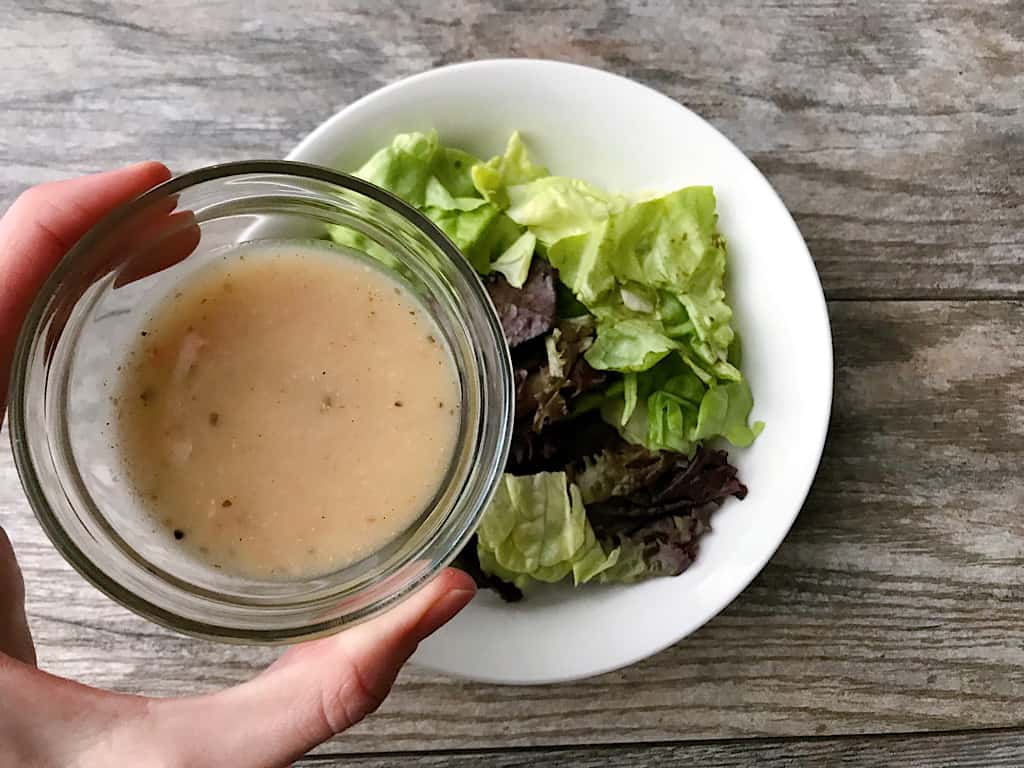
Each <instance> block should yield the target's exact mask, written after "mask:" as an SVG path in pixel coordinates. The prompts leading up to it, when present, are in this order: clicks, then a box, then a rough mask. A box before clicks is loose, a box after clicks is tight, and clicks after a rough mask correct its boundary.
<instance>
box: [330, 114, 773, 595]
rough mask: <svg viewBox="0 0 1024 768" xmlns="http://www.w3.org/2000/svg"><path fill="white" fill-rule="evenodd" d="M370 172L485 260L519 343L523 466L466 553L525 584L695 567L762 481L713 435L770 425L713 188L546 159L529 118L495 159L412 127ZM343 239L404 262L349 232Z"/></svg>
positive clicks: (514, 349)
mask: <svg viewBox="0 0 1024 768" xmlns="http://www.w3.org/2000/svg"><path fill="white" fill-rule="evenodd" d="M356 175H358V176H361V177H362V178H364V179H366V180H368V181H370V182H372V183H375V184H377V185H379V186H382V187H384V188H386V189H388V190H390V191H391V192H394V193H395V194H397V195H399V196H400V197H402V198H404V199H405V200H406V201H408V202H409V203H411V204H412V205H414V206H416V207H417V208H418V209H420V210H421V211H422V212H423V213H425V214H426V215H427V216H428V217H429V218H430V219H431V220H432V221H434V223H435V224H436V225H437V226H438V227H439V228H440V229H441V230H442V231H444V232H445V234H446V235H447V236H448V237H449V238H450V239H451V240H452V241H453V242H454V243H455V245H456V246H458V248H459V249H460V250H461V251H462V252H463V253H464V254H465V256H466V258H467V260H468V261H469V262H470V263H471V264H472V265H473V266H474V268H475V269H476V270H477V271H478V272H479V273H480V274H481V275H484V276H485V278H484V282H485V285H486V288H487V291H488V294H489V295H490V297H491V300H492V302H493V303H494V306H495V308H496V310H497V312H498V315H499V318H500V320H501V323H502V328H503V330H504V332H505V335H506V339H507V341H508V344H509V348H510V350H511V354H512V359H513V366H514V370H515V382H516V418H515V425H514V429H513V439H512V446H511V451H510V455H509V460H508V462H507V466H506V472H507V473H509V474H505V475H504V476H503V478H502V480H501V483H500V485H499V488H498V491H497V493H496V495H495V498H494V500H493V502H492V504H491V506H490V507H489V509H488V510H487V511H486V512H485V514H484V516H483V519H482V522H481V525H480V528H479V530H478V532H477V534H476V538H475V541H474V542H473V543H472V545H471V546H470V547H469V548H467V550H466V551H465V552H464V553H463V554H462V555H460V560H459V562H460V564H461V566H462V567H464V568H467V569H468V570H469V571H470V572H471V573H473V575H474V578H476V579H477V582H478V584H481V585H482V586H490V587H493V588H495V589H497V590H498V591H499V593H500V594H502V596H503V597H505V598H506V599H509V600H515V599H518V598H519V597H521V596H522V593H521V592H520V590H521V589H522V588H524V587H526V586H528V585H529V584H530V583H532V582H556V581H561V580H563V579H568V578H570V577H571V578H572V580H573V582H574V583H575V584H582V583H585V582H588V581H597V582H606V583H608V582H611V583H626V582H632V581H635V580H638V579H643V578H650V577H654V576H674V575H677V574H679V573H681V572H682V571H683V570H684V569H685V568H686V567H687V566H688V565H689V564H690V563H691V562H692V561H693V558H694V557H695V556H696V553H697V544H698V540H699V538H700V536H701V535H702V534H703V533H704V532H705V531H706V530H707V529H708V528H709V521H710V515H711V512H712V510H713V509H714V508H715V507H716V506H717V505H718V504H721V503H722V501H723V500H724V499H725V498H727V497H729V496H735V497H738V498H743V496H744V495H745V494H746V488H745V487H744V486H743V484H742V483H740V481H739V480H738V479H737V477H736V469H735V467H733V466H732V465H730V464H729V462H728V457H727V455H726V454H725V453H724V452H723V451H715V450H709V449H708V448H706V447H705V446H704V443H705V441H708V440H712V439H715V438H719V437H723V438H725V439H726V440H728V441H729V442H730V443H732V444H733V445H735V446H740V447H742V446H747V445H750V443H751V442H752V441H753V440H754V439H755V438H756V437H757V435H758V434H759V432H760V431H761V429H762V428H763V426H764V425H763V424H761V423H760V422H758V423H755V424H753V425H751V424H750V423H749V416H750V412H751V409H752V406H753V398H752V396H751V392H750V387H749V385H748V384H747V382H746V381H745V380H744V378H743V375H742V374H741V372H740V369H739V364H740V354H739V352H740V345H739V338H738V337H737V335H736V333H735V330H734V329H733V327H732V320H733V317H732V310H731V308H730V307H729V305H728V303H727V301H726V295H725V288H724V284H725V276H726V258H727V251H726V243H725V240H724V238H723V237H722V235H721V233H720V232H719V231H718V228H717V223H718V214H717V211H716V200H715V195H714V192H713V190H712V189H711V187H707V186H692V187H686V188H683V189H678V190H675V191H672V192H669V193H667V194H662V195H647V196H643V197H638V196H628V195H620V194H614V193H610V192H607V191H605V190H602V189H600V188H598V187H595V186H593V185H591V184H589V183H587V182H585V181H583V180H580V179H571V178H567V177H562V176H552V175H550V174H549V172H548V169H547V168H545V167H543V166H541V165H538V164H536V163H534V162H533V161H532V160H531V159H530V157H529V154H528V152H527V149H526V146H525V144H524V143H523V141H522V137H521V136H520V135H519V134H518V133H514V134H513V135H512V136H511V137H510V138H509V140H508V143H507V145H506V147H505V150H504V152H503V153H502V154H500V155H497V156H495V157H492V158H490V159H489V160H487V161H486V162H483V161H481V160H479V159H478V158H476V157H474V156H472V155H470V154H467V153H465V152H462V151H460V150H457V149H452V148H447V147H443V146H441V145H440V143H439V142H438V139H437V136H436V134H434V133H433V132H430V133H408V134H402V135H399V136H396V137H395V138H394V140H393V141H392V142H391V144H390V145H389V146H387V147H385V148H383V149H382V150H380V151H379V152H377V153H376V154H375V155H374V156H373V157H371V158H370V159H369V160H368V161H367V162H366V164H365V165H364V166H363V167H362V168H360V169H359V170H358V171H356ZM330 236H331V237H332V239H334V240H335V241H336V242H339V243H342V244H344V245H350V246H352V247H356V248H360V249H361V250H364V251H365V252H367V253H369V254H370V255H371V256H374V257H375V258H379V259H380V260H381V261H383V262H385V263H388V264H392V263H393V262H394V259H393V258H392V257H391V256H390V254H388V253H386V252H385V251H384V249H383V248H381V247H380V246H379V245H377V244H376V243H373V242H371V241H369V239H368V238H366V237H365V236H363V235H361V234H359V233H357V232H354V231H352V230H350V229H348V228H345V227H334V228H332V229H331V232H330ZM393 266H394V265H393ZM396 268H398V269H401V267H400V266H396Z"/></svg>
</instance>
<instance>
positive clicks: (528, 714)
mask: <svg viewBox="0 0 1024 768" xmlns="http://www.w3.org/2000/svg"><path fill="white" fill-rule="evenodd" d="M830 311H831V316H832V322H833V326H834V334H835V341H836V354H837V358H836V399H835V408H834V417H833V423H832V430H831V435H830V438H829V443H828V446H827V449H826V453H825V458H824V462H823V464H822V467H821V470H820V472H819V475H818V478H817V481H816V483H815V486H814V489H813V491H812V493H811V496H810V499H809V501H808V502H807V504H806V505H805V508H804V510H803V512H802V513H801V515H800V517H799V519H798V521H797V523H796V526H795V528H794V529H793V531H792V532H791V533H790V535H789V537H788V538H787V540H786V542H785V543H784V544H783V546H782V547H781V549H780V550H779V552H778V553H777V554H776V556H775V557H774V558H773V560H772V561H771V563H770V564H769V566H768V567H767V568H766V569H765V570H764V572H763V573H762V574H761V575H760V576H759V577H758V578H757V579H756V580H755V581H754V583H753V584H752V585H751V586H750V587H749V588H748V589H747V590H746V592H744V594H743V595H742V596H741V597H740V598H738V599H737V600H736V601H735V602H734V603H733V604H732V605H731V606H730V607H729V608H728V609H726V610H725V611H724V612H723V613H722V614H721V615H720V616H719V617H718V618H716V619H715V620H713V621H712V622H711V623H709V624H708V625H707V626H705V627H704V628H703V629H701V630H699V631H698V632H697V633H695V634H694V635H693V636H691V637H690V638H688V639H687V640H685V641H684V642H682V643H680V644H679V645H677V646H675V647H673V648H671V649H669V650H668V651H665V652H664V653H662V654H660V655H658V656H656V657H655V658H653V659H650V660H648V661H646V662H643V663H641V664H638V665H636V666H634V667H632V668H629V669H626V670H623V671H620V672H615V673H611V674H608V675H604V676H602V677H599V678H595V679H591V680H587V681H581V682H577V683H572V684H566V685H554V686H543V687H535V688H507V687H496V686H489V685H478V684H473V683H467V682H461V681H457V680H453V679H448V678H445V677H442V676H437V675H433V674H430V673H427V672H424V671H420V670H407V671H405V672H404V673H403V674H402V676H401V677H400V682H399V684H398V686H397V688H396V690H395V692H394V694H393V695H392V696H391V697H390V698H389V700H388V701H387V702H386V703H385V705H384V706H383V708H382V709H381V711H380V712H379V713H378V714H377V715H376V716H374V717H373V718H371V719H370V720H369V721H367V722H366V723H364V724H362V725H360V726H359V727H357V728H356V729H354V730H353V731H351V732H350V733H349V734H348V735H347V736H346V737H344V738H342V739H338V740H336V741H334V742H332V743H331V744H329V745H328V746H327V747H326V749H328V750H330V751H333V752H339V751H357V752H373V751H379V750H387V751H396V750H436V749H466V748H494V747H521V746H538V745H569V744H579V745H587V746H590V745H595V744H600V743H617V742H644V741H678V740H693V739H722V738H733V737H753V736H813V735H840V734H851V733H853V734H856V733H861V734H868V733H874V732H886V731H888V732H906V731H920V730H953V729H958V728H981V727H1006V726H1024V718H1022V715H1021V711H1020V707H1019V702H1020V700H1021V699H1022V697H1024V587H1022V584H1024V519H1022V518H1021V516H1020V509H1021V508H1022V506H1024V480H1022V479H1021V475H1020V471H1019V460H1020V456H1021V455H1022V452H1024V405H1022V403H1024V323H1022V322H1021V319H1022V313H1021V311H1022V304H1021V303H1020V302H1016V301H977V302H942V301H934V302H933V301H923V302H833V303H832V304H831V306H830ZM0 524H2V525H3V526H4V527H5V528H7V530H8V531H9V532H10V534H11V537H12V539H13V541H14V543H15V547H16V549H17V551H18V554H19V556H20V557H21V561H22V564H23V567H24V569H25V572H26V579H27V587H28V593H29V611H30V614H31V621H32V626H33V628H34V630H35V632H36V638H37V641H38V643H39V646H40V659H41V663H42V665H43V666H44V667H46V668H48V669H50V670H52V671H54V672H56V673H58V674H62V675H67V676H71V677H74V678H77V679H80V680H83V681H85V682H88V683H92V684H95V685H101V686H106V687H111V688H114V689H117V690H122V691H136V692H145V693H149V694H154V695H173V694H184V693H193V692H196V691H201V690H208V689H212V688H215V687H217V686H221V685H226V684H230V683H234V682H238V681H240V680H244V679H246V678H248V677H249V676H251V675H252V674H254V673H255V672H256V671H257V670H258V669H260V668H262V667H263V666H264V665H266V664H267V663H268V662H269V661H270V660H271V659H272V658H273V657H274V655H275V652H274V651H272V650H268V649H255V648H248V647H238V646H225V645H217V644H213V643H206V642H199V641H195V640H190V639H187V638H183V637H178V636H176V635H173V634H171V633H170V632H167V631H165V630H163V629H160V628H158V627H156V626H153V625H151V624H148V623H147V622H145V621H143V620H141V619H139V618H137V617H135V616H133V615H132V614H130V613H128V612H127V611H125V610H122V609H121V608H119V607H117V606H115V605H113V604H112V603H111V602H110V601H108V600H107V599H106V598H104V597H102V596H101V595H100V594H99V593H97V592H96V591H95V590H93V589H92V588H91V587H89V586H87V585H86V584H85V583H84V582H83V581H82V579H81V578H80V577H78V576H77V575H76V574H75V573H74V572H72V571H71V569H70V568H69V567H68V566H66V565H65V564H64V562H63V561H62V560H61V559H60V557H59V556H58V555H57V554H56V553H55V552H54V550H53V549H52V547H51V546H50V544H49V543H48V542H47V541H46V540H45V538H44V536H43V534H42V532H41V531H40V529H39V527H38V525H37V524H36V522H35V520H34V519H33V518H32V517H31V515H30V513H29V512H28V507H27V503H26V502H25V500H24V499H23V498H22V495H21V492H20V489H19V488H18V484H17V478H16V476H15V471H14V467H13V466H12V461H11V457H10V453H9V451H8V449H7V448H6V445H5V446H4V447H3V449H2V451H0ZM614 620H615V617H613V616H610V617H609V621H614Z"/></svg>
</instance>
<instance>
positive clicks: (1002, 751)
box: [299, 730, 1024, 768]
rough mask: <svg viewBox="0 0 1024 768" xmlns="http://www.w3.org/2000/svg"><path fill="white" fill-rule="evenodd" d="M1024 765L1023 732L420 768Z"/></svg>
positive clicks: (500, 759)
mask: <svg viewBox="0 0 1024 768" xmlns="http://www.w3.org/2000/svg"><path fill="white" fill-rule="evenodd" d="M410 762H412V758H411V757H410V756H408V755H406V754H394V753H393V754H389V755H374V756H367V757H364V756H359V757H348V756H345V757H338V756H324V757H314V758H308V759H306V760H302V761H300V763H299V765H300V766H303V768H327V766H339V768H340V767H341V766H345V768H391V766H394V765H408V764H410ZM1022 764H1024V731H1016V730H1013V731H989V732H977V733H969V732H968V733H945V734H935V735H929V736H885V737H877V736H876V737H873V738H856V737H853V738H844V739H792V740H773V741H764V740H760V739H746V740H742V741H728V742H705V743H690V744H659V745H657V746H612V747H577V748H560V749H527V750H496V751H488V752H472V751H469V752H460V753H456V754H452V753H450V752H447V753H436V754H434V753H424V754H418V755H416V757H415V765H416V766H418V768H479V766H481V765H485V766H487V767H488V768H662V766H676V765H695V766H700V768H749V767H750V766H756V767H757V768H805V766H827V767H828V768H833V767H836V768H839V767H841V766H847V767H848V768H849V767H851V766H852V767H854V768H856V767H858V766H865V767H866V766H871V767H872V768H890V766H892V768H896V767H897V766H898V768H1019V767H1020V766H1021V765H1022Z"/></svg>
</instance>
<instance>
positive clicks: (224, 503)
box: [220, 499, 231, 507]
mask: <svg viewBox="0 0 1024 768" xmlns="http://www.w3.org/2000/svg"><path fill="white" fill-rule="evenodd" d="M220 505H221V506H222V507H230V506H231V499H224V501H222V502H221V503H220Z"/></svg>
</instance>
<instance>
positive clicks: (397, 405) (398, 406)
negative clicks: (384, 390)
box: [395, 400, 402, 408]
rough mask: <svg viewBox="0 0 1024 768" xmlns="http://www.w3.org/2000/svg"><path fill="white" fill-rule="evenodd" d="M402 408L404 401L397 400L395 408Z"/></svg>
mask: <svg viewBox="0 0 1024 768" xmlns="http://www.w3.org/2000/svg"><path fill="white" fill-rule="evenodd" d="M401 407H402V401H401V400H395V408H401Z"/></svg>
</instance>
